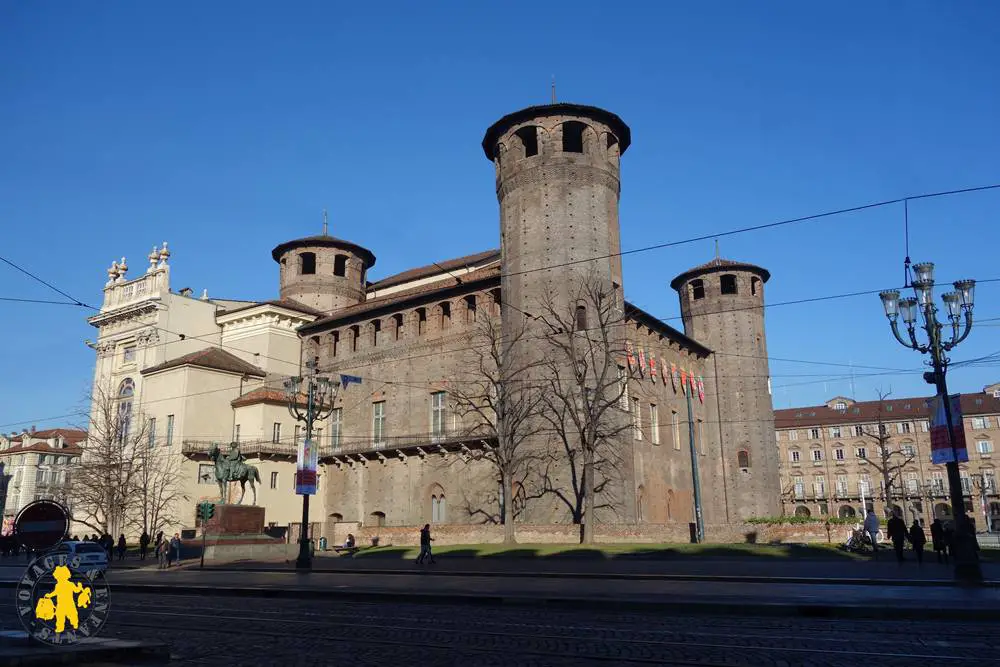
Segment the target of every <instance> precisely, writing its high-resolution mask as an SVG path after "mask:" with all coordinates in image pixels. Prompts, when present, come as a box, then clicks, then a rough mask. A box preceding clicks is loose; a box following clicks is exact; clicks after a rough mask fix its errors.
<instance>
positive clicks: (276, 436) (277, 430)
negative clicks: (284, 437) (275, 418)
mask: <svg viewBox="0 0 1000 667" xmlns="http://www.w3.org/2000/svg"><path fill="white" fill-rule="evenodd" d="M271 442H272V443H273V444H275V445H276V444H278V443H279V442H281V422H274V426H272V427H271Z"/></svg>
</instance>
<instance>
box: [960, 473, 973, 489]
mask: <svg viewBox="0 0 1000 667" xmlns="http://www.w3.org/2000/svg"><path fill="white" fill-rule="evenodd" d="M959 475H960V477H961V480H962V493H972V480H970V479H969V473H967V472H964V471H963V472H961V473H959Z"/></svg>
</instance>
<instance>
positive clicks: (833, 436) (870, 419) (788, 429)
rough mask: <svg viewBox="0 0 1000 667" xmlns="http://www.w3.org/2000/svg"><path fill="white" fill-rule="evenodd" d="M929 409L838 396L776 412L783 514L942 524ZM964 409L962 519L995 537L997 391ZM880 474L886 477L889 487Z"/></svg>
mask: <svg viewBox="0 0 1000 667" xmlns="http://www.w3.org/2000/svg"><path fill="white" fill-rule="evenodd" d="M931 400H932V399H929V398H926V397H913V398H896V399H888V398H887V399H885V400H882V401H860V402H859V401H854V400H851V399H849V398H844V397H836V398H833V399H831V400H830V401H828V402H827V403H826V404H824V405H817V406H809V407H802V408H790V409H787V410H775V437H776V442H777V450H778V453H779V457H780V460H781V486H782V507H783V510H784V513H785V514H786V515H797V516H814V517H822V516H827V515H829V516H836V517H841V518H852V517H860V516H861V515H862V514H863V508H864V509H865V510H872V509H874V510H875V511H876V512H878V513H879V514H880V516H887V514H888V511H889V510H890V509H892V510H896V511H898V512H900V513H901V514H902V515H903V516H904V518H905V519H906V521H907V523H909V522H910V521H912V520H913V519H918V520H919V521H921V522H922V523H927V522H929V521H930V520H932V519H933V518H935V517H936V518H941V519H946V518H948V517H949V516H950V515H951V508H950V499H949V494H948V475H947V472H946V471H945V466H943V465H935V464H933V463H932V462H931V441H930V422H929V420H930V412H931ZM961 406H962V415H963V425H964V429H965V440H966V444H967V447H968V452H969V461H968V463H963V464H961V465H960V466H959V471H960V475H961V478H962V491H963V493H964V495H965V498H966V501H965V505H966V511H967V512H968V513H969V516H970V517H972V518H973V519H974V520H975V522H976V526H977V527H978V528H980V529H989V530H993V529H994V527H996V528H1000V493H998V490H997V484H996V464H995V463H994V462H993V457H994V454H995V453H996V450H995V447H996V445H997V442H998V441H1000V384H995V385H990V386H988V387H985V388H984V389H983V391H982V392H979V393H968V394H961ZM879 422H881V424H882V426H883V428H882V429H879V428H878V424H879ZM880 447H884V448H885V450H886V451H885V453H884V454H883V453H882V452H880V451H879V448H880ZM883 470H888V472H889V474H888V477H889V482H890V483H889V484H888V486H887V485H886V483H885V482H886V477H887V475H886V474H883ZM887 488H888V493H887V492H886V489H887Z"/></svg>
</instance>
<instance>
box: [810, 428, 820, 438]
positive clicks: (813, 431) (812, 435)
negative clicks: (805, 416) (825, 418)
mask: <svg viewBox="0 0 1000 667" xmlns="http://www.w3.org/2000/svg"><path fill="white" fill-rule="evenodd" d="M809 437H810V438H812V439H813V440H819V429H818V428H811V429H809Z"/></svg>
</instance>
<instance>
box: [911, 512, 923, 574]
mask: <svg viewBox="0 0 1000 667" xmlns="http://www.w3.org/2000/svg"><path fill="white" fill-rule="evenodd" d="M910 544H912V545H913V555H914V556H916V557H917V565H923V564H924V545H925V544H927V536H926V535H924V529H923V528H921V527H920V522H919V521H917V520H916V519H914V520H913V525H912V526H910Z"/></svg>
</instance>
